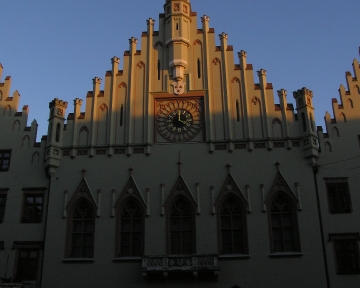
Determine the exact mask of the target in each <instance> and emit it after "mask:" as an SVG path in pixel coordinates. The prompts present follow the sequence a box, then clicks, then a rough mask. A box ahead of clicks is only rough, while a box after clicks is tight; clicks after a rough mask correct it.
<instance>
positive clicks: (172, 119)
mask: <svg viewBox="0 0 360 288" xmlns="http://www.w3.org/2000/svg"><path fill="white" fill-rule="evenodd" d="M192 124H193V117H192V116H191V113H190V112H189V111H188V110H186V109H175V110H173V111H171V112H170V113H169V114H168V115H167V117H166V127H167V128H168V129H169V130H170V131H171V132H173V133H184V132H187V131H188V130H189V129H190V128H191V126H192Z"/></svg>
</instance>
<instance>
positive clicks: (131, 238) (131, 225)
mask: <svg viewBox="0 0 360 288" xmlns="http://www.w3.org/2000/svg"><path fill="white" fill-rule="evenodd" d="M118 220H119V225H120V229H119V232H118V233H119V235H118V241H117V242H118V245H117V247H118V248H117V249H118V251H117V256H118V257H140V256H142V255H143V251H144V212H143V209H142V207H141V205H140V203H138V201H137V200H136V199H135V198H133V197H129V199H128V200H127V201H126V202H125V205H123V207H122V209H120V213H119V216H118Z"/></svg>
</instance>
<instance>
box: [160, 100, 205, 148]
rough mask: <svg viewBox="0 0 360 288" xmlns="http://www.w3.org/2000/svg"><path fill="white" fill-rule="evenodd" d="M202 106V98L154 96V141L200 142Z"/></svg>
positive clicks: (201, 137)
mask: <svg viewBox="0 0 360 288" xmlns="http://www.w3.org/2000/svg"><path fill="white" fill-rule="evenodd" d="M203 106H204V105H203V96H195V95H194V96H193V95H184V94H183V95H181V96H177V97H174V95H171V96H170V95H169V96H165V95H162V97H161V96H160V95H159V96H158V97H156V96H155V113H154V115H155V119H154V124H155V127H154V128H155V135H156V137H155V141H156V142H163V140H165V141H170V142H188V141H191V140H193V141H194V140H195V141H198V140H200V141H202V140H203V138H204V137H203V133H204V121H203ZM179 111H180V112H179Z"/></svg>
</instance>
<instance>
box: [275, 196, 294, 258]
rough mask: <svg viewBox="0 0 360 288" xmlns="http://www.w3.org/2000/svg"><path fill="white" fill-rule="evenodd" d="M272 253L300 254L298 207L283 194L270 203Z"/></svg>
mask: <svg viewBox="0 0 360 288" xmlns="http://www.w3.org/2000/svg"><path fill="white" fill-rule="evenodd" d="M269 210H270V211H269V217H270V238H271V252H272V253H276V252H300V242H299V233H298V225H297V215H296V207H295V205H294V204H293V202H292V200H291V199H290V198H289V197H287V195H286V194H285V193H283V192H279V193H277V194H276V195H275V197H274V198H273V200H272V201H271V202H270V209H269Z"/></svg>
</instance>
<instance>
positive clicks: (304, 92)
mask: <svg viewBox="0 0 360 288" xmlns="http://www.w3.org/2000/svg"><path fill="white" fill-rule="evenodd" d="M293 96H294V98H295V99H297V98H300V97H304V96H309V97H313V92H312V91H311V90H310V89H307V88H306V87H303V88H301V89H299V90H297V91H294V92H293Z"/></svg>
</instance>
